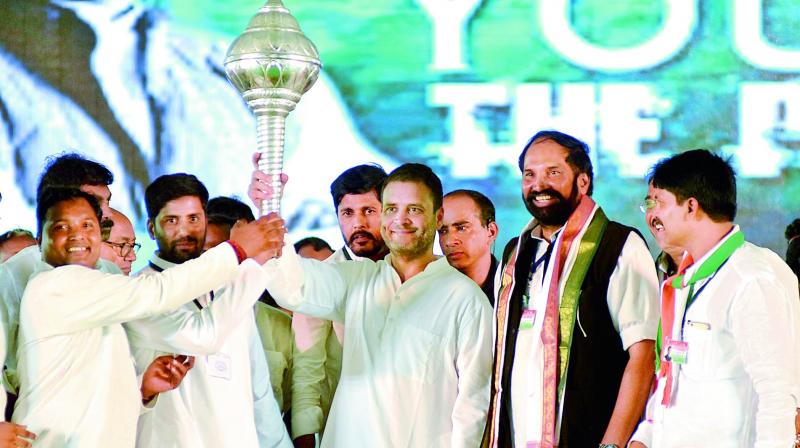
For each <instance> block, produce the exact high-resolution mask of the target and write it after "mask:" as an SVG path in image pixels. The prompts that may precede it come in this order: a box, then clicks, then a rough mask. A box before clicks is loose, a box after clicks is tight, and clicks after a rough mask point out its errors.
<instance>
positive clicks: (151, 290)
mask: <svg viewBox="0 0 800 448" xmlns="http://www.w3.org/2000/svg"><path fill="white" fill-rule="evenodd" d="M238 272H239V263H238V259H237V257H236V253H235V252H234V250H233V248H232V247H231V246H230V245H229V244H220V245H219V246H217V247H215V248H213V249H211V250H209V251H208V252H206V253H204V254H203V255H201V256H200V257H199V258H197V259H194V260H190V261H187V262H185V263H183V264H181V265H180V266H176V267H174V268H171V269H167V270H166V271H164V272H161V273H159V274H158V275H147V276H141V277H127V276H124V275H111V274H105V273H103V272H100V271H97V270H95V269H88V268H85V267H82V266H74V265H69V266H62V267H59V268H56V269H53V270H52V271H48V272H44V273H42V274H39V275H38V276H36V277H34V278H33V279H32V280H31V281H30V282H29V283H28V288H27V289H26V290H25V295H24V297H23V300H22V306H23V307H28V308H29V309H32V310H35V311H32V312H30V313H28V316H29V317H28V320H29V322H22V323H21V325H26V324H27V325H30V326H36V327H37V328H34V329H33V331H32V334H36V335H37V336H38V337H47V336H52V335H58V334H64V333H72V332H77V331H82V330H85V329H90V328H96V327H101V326H105V325H109V324H113V323H120V322H126V321H130V320H134V319H140V318H143V317H146V316H151V315H155V314H159V313H163V312H165V311H168V310H171V309H174V308H177V307H178V306H180V305H182V304H184V303H186V302H188V301H190V300H192V299H193V298H194V297H197V296H199V295H201V294H204V293H206V292H208V291H209V290H211V289H214V288H216V287H219V286H220V285H222V284H224V283H227V282H229V281H231V280H233V279H234V278H235V277H236V275H237V273H238ZM23 331H24V330H23Z"/></svg>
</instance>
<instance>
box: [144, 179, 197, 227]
mask: <svg viewBox="0 0 800 448" xmlns="http://www.w3.org/2000/svg"><path fill="white" fill-rule="evenodd" d="M184 196H196V197H197V198H198V199H200V203H201V204H202V205H203V210H204V211H205V209H206V207H207V206H208V190H207V189H206V186H205V185H203V183H202V182H200V181H199V180H198V179H197V177H195V176H194V175H192V174H186V173H175V174H165V175H163V176H159V177H158V178H156V180H154V181H153V182H152V183H151V184H150V185H148V186H147V188H146V189H145V190H144V205H145V206H146V207H147V217H148V218H150V219H151V220H152V219H155V217H156V216H157V215H158V212H160V211H161V209H162V208H164V205H166V204H167V202H169V201H173V200H175V199H178V198H182V197H184Z"/></svg>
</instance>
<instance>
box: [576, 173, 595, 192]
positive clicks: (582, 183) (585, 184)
mask: <svg viewBox="0 0 800 448" xmlns="http://www.w3.org/2000/svg"><path fill="white" fill-rule="evenodd" d="M576 182H577V185H578V191H579V192H580V193H581V194H582V195H585V194H587V193H588V192H589V185H591V183H592V181H591V179H589V175H588V174H586V173H580V174H578V178H577V179H576Z"/></svg>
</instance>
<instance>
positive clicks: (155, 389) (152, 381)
mask: <svg viewBox="0 0 800 448" xmlns="http://www.w3.org/2000/svg"><path fill="white" fill-rule="evenodd" d="M192 367H194V356H186V355H178V356H174V357H173V356H171V355H164V356H159V357H158V358H156V359H154V360H153V362H151V363H150V365H149V366H147V370H145V372H144V375H143V377H142V388H141V392H142V402H143V403H147V402H149V401H150V400H152V399H153V398H155V396H156V395H158V394H160V393H162V392H167V391H170V390H172V389H175V388H176V387H178V386H179V385H180V384H181V381H183V378H184V377H185V376H186V373H187V372H189V370H191V368H192Z"/></svg>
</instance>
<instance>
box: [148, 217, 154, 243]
mask: <svg viewBox="0 0 800 448" xmlns="http://www.w3.org/2000/svg"><path fill="white" fill-rule="evenodd" d="M147 234H148V235H150V239H151V240H155V239H156V234H155V230H154V228H153V220H151V219H149V218H148V219H147Z"/></svg>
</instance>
